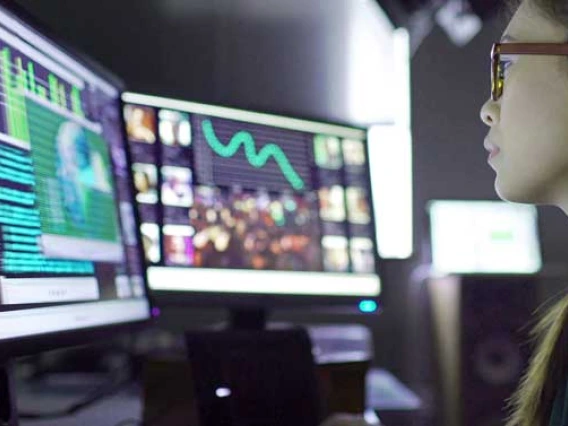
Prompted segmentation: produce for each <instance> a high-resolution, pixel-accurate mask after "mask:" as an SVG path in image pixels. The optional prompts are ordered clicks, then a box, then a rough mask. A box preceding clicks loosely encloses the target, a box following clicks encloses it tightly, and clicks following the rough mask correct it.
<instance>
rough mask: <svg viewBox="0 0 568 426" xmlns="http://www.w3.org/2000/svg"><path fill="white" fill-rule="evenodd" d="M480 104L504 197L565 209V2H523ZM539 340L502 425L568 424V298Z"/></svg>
mask: <svg viewBox="0 0 568 426" xmlns="http://www.w3.org/2000/svg"><path fill="white" fill-rule="evenodd" d="M491 62H492V65H491V73H492V84H491V85H492V88H491V97H490V99H489V100H488V101H487V102H486V103H485V104H484V105H483V107H482V109H481V119H482V120H483V122H484V123H485V124H486V125H487V126H489V132H488V134H487V137H486V139H485V142H484V146H485V148H486V149H487V150H488V151H489V159H488V162H489V165H490V166H491V167H492V168H493V169H494V171H495V173H496V178H495V189H496V191H497V193H498V194H499V196H500V197H501V198H503V199H504V200H508V201H512V202H520V203H532V204H548V205H555V206H558V207H560V208H561V209H562V210H563V211H564V212H565V213H566V214H568V1H566V0H523V2H522V3H521V4H520V5H519V6H518V8H517V10H516V12H515V14H514V15H513V17H512V19H511V21H510V23H509V25H508V26H507V29H506V30H505V32H504V34H503V37H502V39H501V41H500V42H499V43H496V44H495V45H494V46H493V50H492V53H491ZM535 334H536V336H537V342H538V345H537V347H536V350H535V353H534V356H533V358H532V361H531V364H530V367H529V369H528V371H527V373H526V375H525V377H524V378H523V380H522V382H521V384H520V386H519V389H518V391H517V392H516V394H515V395H514V396H513V398H512V400H511V417H510V418H509V421H508V423H507V426H568V392H567V386H568V381H567V378H568V296H566V297H564V299H562V300H561V301H560V302H559V303H558V304H557V305H556V306H554V307H553V308H552V309H551V310H550V311H549V312H548V313H547V314H546V315H545V316H544V317H543V318H542V320H541V321H540V323H539V325H538V326H537V327H536V329H535Z"/></svg>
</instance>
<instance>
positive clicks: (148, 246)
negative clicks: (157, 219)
mask: <svg viewBox="0 0 568 426" xmlns="http://www.w3.org/2000/svg"><path fill="white" fill-rule="evenodd" d="M140 232H141V234H142V244H143V246H144V254H145V255H146V260H147V261H148V262H151V263H159V262H160V259H161V256H160V227H159V226H158V225H156V224H155V223H143V224H142V225H140Z"/></svg>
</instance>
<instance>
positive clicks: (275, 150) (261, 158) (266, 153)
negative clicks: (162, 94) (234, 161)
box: [201, 120, 306, 191]
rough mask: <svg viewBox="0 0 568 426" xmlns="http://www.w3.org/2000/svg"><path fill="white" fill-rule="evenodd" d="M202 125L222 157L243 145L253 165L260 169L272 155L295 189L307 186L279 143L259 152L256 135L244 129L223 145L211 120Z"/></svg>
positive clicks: (234, 151)
mask: <svg viewBox="0 0 568 426" xmlns="http://www.w3.org/2000/svg"><path fill="white" fill-rule="evenodd" d="M201 126H202V128H203V134H204V135H205V139H206V140H207V143H208V144H209V146H210V147H211V149H212V150H213V151H215V153H216V154H218V155H220V156H221V157H225V158H230V157H233V156H234V155H235V154H236V153H237V151H238V150H239V149H240V146H241V145H243V146H244V151H245V155H246V158H247V160H248V162H249V163H250V165H251V166H253V167H256V168H257V169H260V168H262V167H264V166H266V163H267V162H268V160H269V159H270V158H271V157H272V158H274V161H276V163H277V164H278V166H279V167H280V169H281V170H282V174H283V175H284V177H285V178H286V180H287V181H288V182H290V185H292V187H293V188H294V189H295V190H298V191H299V190H302V189H304V187H305V186H306V185H305V183H304V181H303V180H302V178H301V177H300V176H299V175H298V173H296V170H294V167H292V165H291V164H290V161H288V157H286V154H284V151H282V149H281V148H280V147H279V146H278V145H276V144H273V143H269V144H267V145H265V146H264V147H263V148H262V149H260V150H259V151H258V152H257V151H256V145H255V140H254V137H253V136H252V135H251V134H250V133H249V132H246V131H244V130H241V131H239V132H237V133H235V135H234V136H233V137H232V138H231V140H230V142H229V144H228V145H223V143H222V142H221V141H220V140H219V139H218V138H217V135H216V134H215V129H213V124H212V123H211V120H203V121H202V122H201Z"/></svg>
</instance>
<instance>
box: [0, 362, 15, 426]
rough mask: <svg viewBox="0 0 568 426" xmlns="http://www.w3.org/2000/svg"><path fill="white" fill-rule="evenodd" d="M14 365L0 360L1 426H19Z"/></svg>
mask: <svg viewBox="0 0 568 426" xmlns="http://www.w3.org/2000/svg"><path fill="white" fill-rule="evenodd" d="M14 392H15V388H14V382H13V376H12V363H11V362H10V361H9V360H6V359H0V426H18V415H17V410H16V396H15V393H14Z"/></svg>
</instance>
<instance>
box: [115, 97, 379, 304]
mask: <svg viewBox="0 0 568 426" xmlns="http://www.w3.org/2000/svg"><path fill="white" fill-rule="evenodd" d="M123 100H124V102H125V106H124V118H125V123H126V129H127V137H128V140H129V144H130V149H131V155H132V161H133V164H132V171H133V174H134V181H135V187H136V190H137V193H136V199H137V201H138V203H137V205H138V208H139V213H140V219H141V232H142V236H143V243H144V248H145V255H146V259H147V261H148V264H149V267H148V280H149V286H150V288H151V289H153V290H155V291H158V292H177V293H178V294H181V293H184V294H192V295H197V294H201V295H233V296H236V297H234V298H233V299H232V300H233V301H235V300H238V299H239V297H243V298H244V299H246V297H245V296H246V295H264V296H268V297H265V298H264V299H263V300H264V301H266V300H267V299H269V298H270V299H277V298H279V297H281V296H291V297H292V298H294V297H296V300H298V298H297V297H298V296H306V297H309V296H314V297H321V296H325V300H326V301H328V302H330V303H331V302H332V301H333V300H339V299H338V298H344V299H345V298H375V297H377V296H378V295H379V294H380V293H381V280H380V278H379V274H378V269H377V258H376V255H375V253H376V242H375V225H374V216H373V209H372V202H371V188H370V183H369V163H368V154H367V145H366V131H365V129H361V128H356V127H350V126H345V125H336V124H329V123H321V122H315V121H308V120H300V119H294V118H289V117H283V116H278V115H272V114H265V113H258V112H252V111H246V110H242V109H234V108H227V107H220V106H213V105H205V104H198V103H192V102H186V101H180V100H174V99H167V98H162V97H155V96H149V95H143V94H136V93H125V94H124V95H123ZM185 300H187V298H185Z"/></svg>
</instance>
